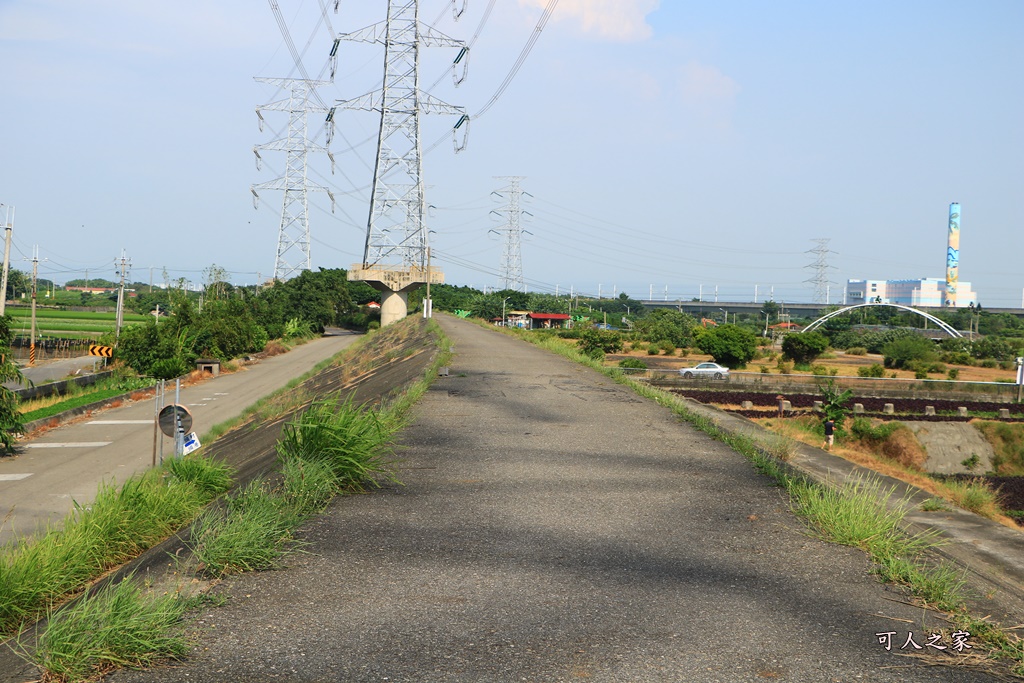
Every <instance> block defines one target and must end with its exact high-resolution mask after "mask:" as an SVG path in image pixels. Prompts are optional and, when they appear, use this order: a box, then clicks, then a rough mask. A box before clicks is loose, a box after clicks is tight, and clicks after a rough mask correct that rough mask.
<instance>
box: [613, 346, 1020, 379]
mask: <svg viewBox="0 0 1024 683" xmlns="http://www.w3.org/2000/svg"><path fill="white" fill-rule="evenodd" d="M774 350H775V352H776V353H777V354H778V356H781V355H782V351H781V349H779V348H777V347H776V348H775V349H774ZM676 353H677V354H678V351H677V352H676ZM826 355H827V356H831V357H826V358H820V359H818V360H817V361H815V363H814V364H815V365H824V366H825V367H826V368H829V369H832V368H836V369H837V370H838V371H839V372H838V374H839V375H842V376H846V377H856V376H857V369H858V368H862V367H864V368H866V367H869V366H871V365H873V364H875V363H878V364H880V365H881V364H882V356H881V355H880V354H873V353H869V354H867V355H866V356H850V355H847V354H846V353H845V352H843V351H833V352H830V353H828V354H826ZM624 358H639V359H640V360H642V361H643V362H645V363H647V367H648V368H651V369H652V370H678V369H679V368H685V367H690V366H693V365H696V364H697V363H702V362H704V361H709V360H713V359H712V358H711V356H708V355H707V354H702V353H700V352H696V353H694V352H690V353H689V355H687V356H686V357H685V358H684V357H681V356H679V355H673V356H665V355H663V354H659V355H657V356H651V355H648V354H647V352H646V351H628V352H625V353H612V354H608V356H607V357H606V358H605V364H606V365H618V363H619V361H620V360H622V359H624ZM776 363H777V359H776V360H769V359H768V358H767V357H764V358H761V359H755V360H752V361H750V363H749V364H748V365H747V367H746V368H745V369H744V370H743V372H758V371H760V369H761V366H762V365H766V366H768V368H769V369H770V370H771V374H773V375H775V374H779V370H778V368H777V367H776ZM945 365H946V369H947V370H948V369H951V368H958V369H959V370H960V376H959V378H958V379H960V380H961V381H965V382H998V381H1000V380H1003V381H1011V382H1012V381H1014V379H1015V377H1016V371H1015V370H1000V369H999V368H981V367H976V366H973V365H950V364H945ZM893 372H895V373H896V376H897V377H898V378H901V379H914V373H913V372H910V371H908V370H889V369H886V371H885V375H886V377H889V376H890V375H891V374H892V373H893ZM792 374H794V375H801V374H803V375H810V374H811V373H810V372H801V371H799V370H794V371H793V372H792ZM928 378H929V379H945V378H946V375H945V373H934V374H931V375H929V376H928Z"/></svg>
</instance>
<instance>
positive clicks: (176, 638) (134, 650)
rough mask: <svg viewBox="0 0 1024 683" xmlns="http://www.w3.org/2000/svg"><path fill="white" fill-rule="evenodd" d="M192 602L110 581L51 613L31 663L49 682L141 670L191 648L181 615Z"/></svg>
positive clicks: (125, 582) (127, 583)
mask: <svg viewBox="0 0 1024 683" xmlns="http://www.w3.org/2000/svg"><path fill="white" fill-rule="evenodd" d="M188 608H189V601H188V600H187V599H185V598H182V597H180V596H177V595H174V594H169V595H162V596H153V595H147V594H146V593H144V592H143V591H142V590H140V589H139V588H137V587H136V586H135V585H134V584H133V583H132V582H131V581H130V580H128V579H126V580H124V581H121V582H119V583H115V584H111V585H108V586H107V587H105V588H103V589H101V590H100V591H98V592H97V593H95V594H93V595H90V596H86V597H84V598H82V599H81V600H79V601H78V602H77V603H75V604H74V605H72V606H71V607H69V608H67V609H64V610H61V611H60V612H59V613H57V614H52V615H50V618H49V622H48V624H47V627H46V630H45V632H44V633H43V634H42V635H41V636H40V638H39V641H38V643H37V644H36V647H35V648H34V649H33V651H32V652H31V653H30V654H23V656H25V657H26V658H27V659H28V660H29V661H31V662H32V663H34V664H35V665H36V666H38V667H40V668H42V669H43V670H45V671H46V674H47V675H46V678H45V679H44V680H46V681H55V682H64V681H68V682H70V681H85V680H93V679H98V678H100V677H102V676H103V675H104V674H106V673H109V672H110V671H112V670H113V669H116V668H132V669H142V668H146V667H149V666H152V665H153V664H155V663H157V662H159V661H163V660H168V659H180V658H181V657H184V655H185V654H186V652H187V651H188V641H187V639H186V637H185V634H184V631H183V629H182V626H181V618H182V616H183V615H184V613H185V611H186V610H187V609H188Z"/></svg>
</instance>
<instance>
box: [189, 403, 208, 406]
mask: <svg viewBox="0 0 1024 683" xmlns="http://www.w3.org/2000/svg"><path fill="white" fill-rule="evenodd" d="M189 405H190V406H205V405H206V404H205V403H189Z"/></svg>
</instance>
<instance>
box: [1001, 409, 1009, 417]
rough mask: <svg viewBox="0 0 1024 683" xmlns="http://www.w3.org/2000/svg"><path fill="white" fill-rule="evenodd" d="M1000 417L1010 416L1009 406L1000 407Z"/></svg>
mask: <svg viewBox="0 0 1024 683" xmlns="http://www.w3.org/2000/svg"><path fill="white" fill-rule="evenodd" d="M999 417H1010V409H1009V408H1000V409H999Z"/></svg>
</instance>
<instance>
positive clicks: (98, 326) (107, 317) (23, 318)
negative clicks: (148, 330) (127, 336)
mask: <svg viewBox="0 0 1024 683" xmlns="http://www.w3.org/2000/svg"><path fill="white" fill-rule="evenodd" d="M7 312H8V313H9V314H10V315H11V317H13V318H14V325H13V329H14V333H15V334H17V335H19V336H28V334H29V332H30V326H31V319H32V309H31V308H28V307H16V308H15V307H8V308H7ZM148 319H149V316H146V315H140V314H137V313H125V314H124V322H125V324H129V323H135V322H145V321H146V320H148ZM115 321H116V315H115V314H114V313H107V312H97V311H62V310H58V309H53V308H36V334H38V335H39V336H47V337H83V338H94V337H98V336H100V335H101V334H103V333H104V332H107V331H108V330H112V329H113V328H114V323H115Z"/></svg>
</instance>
